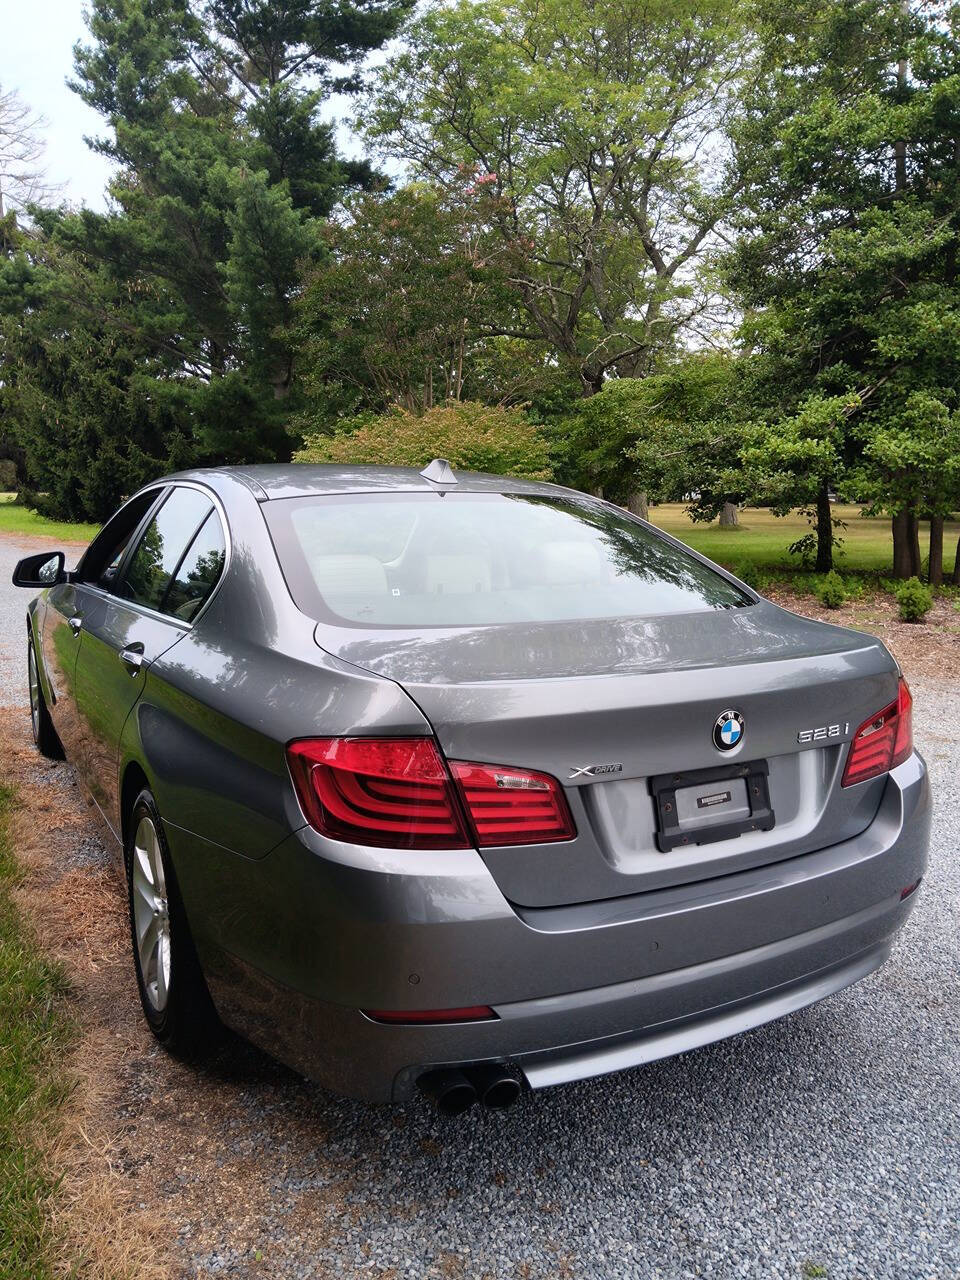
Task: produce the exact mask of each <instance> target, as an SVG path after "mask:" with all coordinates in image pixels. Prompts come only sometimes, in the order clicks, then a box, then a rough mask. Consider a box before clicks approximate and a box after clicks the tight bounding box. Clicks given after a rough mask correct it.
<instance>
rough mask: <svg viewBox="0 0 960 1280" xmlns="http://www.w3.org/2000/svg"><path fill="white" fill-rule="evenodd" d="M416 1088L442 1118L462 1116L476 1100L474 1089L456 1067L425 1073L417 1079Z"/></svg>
mask: <svg viewBox="0 0 960 1280" xmlns="http://www.w3.org/2000/svg"><path fill="white" fill-rule="evenodd" d="M417 1086H418V1088H419V1089H420V1091H421V1092H422V1093H425V1094H426V1096H427V1097H428V1098H429V1099H430V1100H431V1102H432V1103H433V1104H434V1106H435V1107H436V1108H437V1111H439V1113H440V1114H441V1115H442V1116H460V1115H463V1113H464V1112H465V1111H469V1110H470V1108H471V1107H472V1106H473V1104H474V1103H475V1102H476V1100H477V1091H476V1089H475V1088H474V1087H473V1085H472V1084H471V1083H470V1081H469V1080H468V1079H467V1077H466V1076H465V1075H464V1073H463V1072H462V1071H459V1070H458V1069H457V1068H456V1067H443V1068H440V1069H439V1070H438V1071H427V1072H425V1073H424V1074H423V1075H422V1076H420V1077H418V1079H417Z"/></svg>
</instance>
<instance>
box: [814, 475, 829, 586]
mask: <svg viewBox="0 0 960 1280" xmlns="http://www.w3.org/2000/svg"><path fill="white" fill-rule="evenodd" d="M816 567H817V573H829V572H830V570H831V569H832V568H833V512H832V511H831V509H830V486H829V485H828V484H827V482H826V480H824V482H823V484H821V486H820V489H819V492H818V493H817V566H816Z"/></svg>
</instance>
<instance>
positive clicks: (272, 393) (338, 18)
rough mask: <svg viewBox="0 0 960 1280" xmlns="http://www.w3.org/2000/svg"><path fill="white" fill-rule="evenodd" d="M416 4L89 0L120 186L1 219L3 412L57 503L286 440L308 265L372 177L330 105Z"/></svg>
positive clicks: (106, 499) (85, 507)
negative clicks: (11, 221)
mask: <svg viewBox="0 0 960 1280" xmlns="http://www.w3.org/2000/svg"><path fill="white" fill-rule="evenodd" d="M408 8H409V0H356V3H354V2H353V0H336V2H334V0H302V2H298V3H296V4H292V5H280V6H277V5H267V4H258V5H249V4H247V3H244V0H216V3H212V4H201V3H200V2H199V0H149V3H139V2H136V3H126V2H123V3H121V2H120V0H93V3H92V4H91V6H90V12H89V17H88V25H89V28H90V33H91V41H90V43H89V44H87V45H80V46H78V47H77V49H76V50H75V68H76V80H75V82H74V84H73V86H72V87H73V88H74V89H75V90H76V92H77V93H79V95H80V96H81V97H82V98H83V99H84V100H85V101H86V102H87V103H88V104H89V105H90V106H92V107H93V108H94V109H95V110H96V111H98V112H99V113H100V115H101V116H102V117H103V119H104V121H105V126H106V129H105V136H104V137H101V138H99V139H98V140H97V141H96V143H95V145H96V148H97V149H98V150H99V151H101V152H102V153H103V154H105V155H107V156H109V157H110V158H111V159H113V160H115V161H116V162H117V170H116V174H115V177H114V178H113V180H112V181H111V183H110V188H109V190H110V196H111V204H110V206H109V208H108V211H107V212H105V213H95V212H93V211H91V210H88V209H85V210H81V211H80V212H79V213H77V214H71V213H69V212H66V211H62V210H61V211H55V212H54V211H49V210H48V211H46V212H43V211H38V212H35V214H34V219H35V225H34V227H33V229H32V231H31V234H30V235H29V236H26V235H24V234H23V233H22V231H21V232H17V230H16V228H13V229H12V230H9V229H8V228H7V225H6V222H5V226H4V235H3V247H4V250H5V251H4V253H3V254H2V255H0V316H5V317H6V320H5V321H4V322H3V329H2V331H0V414H2V417H0V420H2V421H3V423H4V436H5V437H6V436H7V435H9V436H10V438H11V439H12V441H13V443H14V444H15V445H16V446H17V448H18V449H20V450H21V451H22V452H23V454H24V455H25V469H26V473H27V477H28V482H29V485H30V487H31V489H32V490H33V492H34V495H36V494H39V493H43V494H44V497H43V499H39V498H37V497H35V499H34V500H35V501H36V502H37V503H38V504H39V503H41V502H42V503H43V505H44V508H45V509H46V510H48V511H50V512H53V513H55V514H57V515H61V516H69V517H78V516H83V517H93V518H100V517H102V516H103V515H104V514H106V513H107V512H108V511H109V510H110V509H111V508H112V507H113V506H115V504H116V501H117V498H118V497H119V496H120V495H121V494H123V493H126V492H129V490H130V489H131V488H133V487H134V486H135V485H137V484H138V483H139V482H140V481H141V480H142V479H144V478H145V477H146V476H149V475H154V474H156V473H157V472H158V471H162V470H166V469H169V468H170V467H176V466H178V465H182V464H184V463H190V462H213V461H216V462H243V461H256V460H268V459H276V458H281V459H283V458H286V457H289V453H290V439H289V431H290V426H291V421H292V419H293V417H294V415H295V413H296V411H297V408H298V386H297V379H296V372H297V370H296V366H295V361H294V342H293V337H292V321H293V303H294V299H295V297H296V295H297V294H298V292H299V289H300V272H301V269H302V267H303V266H304V265H309V264H311V263H315V262H316V261H318V260H319V258H320V257H321V256H322V254H323V252H324V243H323V233H324V229H325V226H326V219H327V218H328V216H329V215H330V213H331V211H332V210H333V208H334V206H335V205H336V203H337V201H338V200H339V199H340V198H341V196H342V195H343V194H344V192H345V191H346V190H347V189H348V188H350V187H351V186H354V185H357V184H361V185H369V184H370V182H371V181H372V180H373V174H372V172H371V170H370V168H369V166H368V165H366V164H363V163H355V162H345V161H342V160H341V159H340V157H339V156H338V155H337V152H336V147H335V141H334V129H333V127H332V125H331V124H330V123H328V122H326V121H324V120H322V119H321V118H320V112H321V109H322V108H323V105H324V102H325V99H326V98H327V96H328V95H329V93H330V92H332V91H339V92H342V91H353V90H355V89H357V88H358V87H359V84H358V82H357V79H356V74H355V70H354V68H355V65H356V64H357V62H358V60H360V59H362V58H363V56H364V55H365V54H366V53H367V52H368V51H369V50H371V49H373V48H377V47H379V45H380V43H382V42H383V41H384V40H387V39H389V38H390V37H391V36H392V35H393V34H394V33H395V31H396V30H397V27H398V25H399V23H400V21H401V19H402V18H403V16H404V14H405V13H406V11H407V9H408ZM4 443H6V441H4Z"/></svg>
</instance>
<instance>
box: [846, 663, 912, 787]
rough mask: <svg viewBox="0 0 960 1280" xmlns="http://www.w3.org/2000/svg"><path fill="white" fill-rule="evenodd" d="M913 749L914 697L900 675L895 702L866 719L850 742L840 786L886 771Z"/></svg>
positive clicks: (850, 784)
mask: <svg viewBox="0 0 960 1280" xmlns="http://www.w3.org/2000/svg"><path fill="white" fill-rule="evenodd" d="M912 751H913V698H912V697H911V696H910V690H909V688H908V687H907V682H906V680H904V679H903V677H902V676H901V677H900V685H899V688H898V690H897V700H896V702H891V704H890V706H889V707H884V709H883V710H882V711H878V712H877V713H876V715H873V716H871V717H870V719H869V720H865V721H864V722H863V724H862V725H861V726H860V728H859V729H858V730H857V732H856V733H855V734H854V735H853V741H852V742H851V743H850V754H849V755H848V756H847V764H846V768H845V769H844V771H843V782H842V785H843V786H845V787H852V786H853V784H854V783H856V782H866V781H867V780H868V779H870V778H878V777H879V776H880V775H881V774H883V773H888V772H889V771H890V770H891V769H893V768H895V766H896V765H898V764H903V762H904V760H906V759H907V757H908V756H909V755H910V754H911V752H912Z"/></svg>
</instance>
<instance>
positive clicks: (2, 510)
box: [0, 493, 100, 542]
mask: <svg viewBox="0 0 960 1280" xmlns="http://www.w3.org/2000/svg"><path fill="white" fill-rule="evenodd" d="M15 496H16V495H15V494H12V493H0V533H22V534H24V535H26V536H28V537H33V536H36V535H42V536H43V537H46V538H59V539H60V540H61V541H62V542H89V541H90V539H91V538H92V537H93V535H94V534H95V533H96V532H97V529H98V528H99V527H100V526H99V525H95V524H74V523H71V522H70V521H65V520H48V519H47V518H46V517H45V516H41V515H39V514H38V513H37V512H36V511H33V510H32V509H31V508H30V507H21V506H20V505H19V504H17V503H15V502H14V501H13V499H14V498H15Z"/></svg>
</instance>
